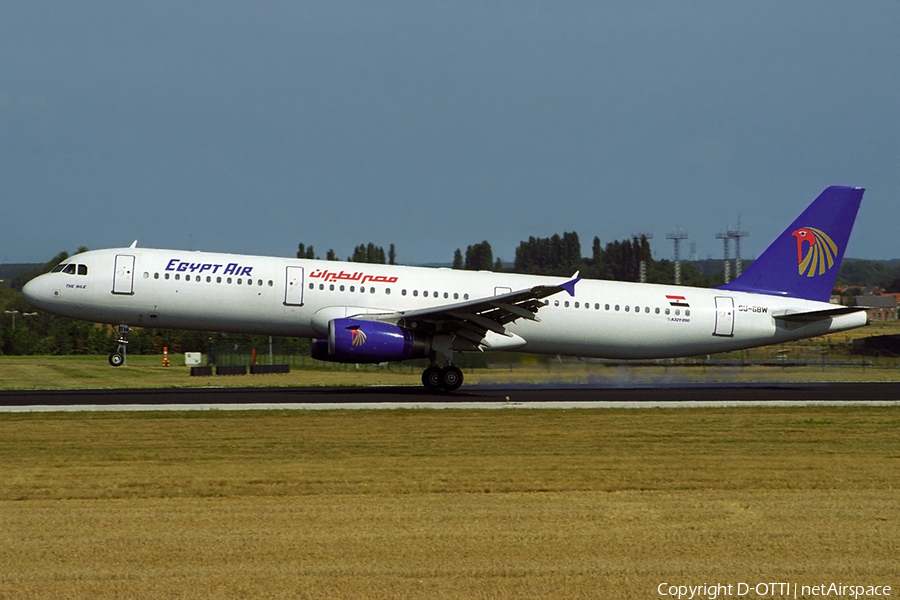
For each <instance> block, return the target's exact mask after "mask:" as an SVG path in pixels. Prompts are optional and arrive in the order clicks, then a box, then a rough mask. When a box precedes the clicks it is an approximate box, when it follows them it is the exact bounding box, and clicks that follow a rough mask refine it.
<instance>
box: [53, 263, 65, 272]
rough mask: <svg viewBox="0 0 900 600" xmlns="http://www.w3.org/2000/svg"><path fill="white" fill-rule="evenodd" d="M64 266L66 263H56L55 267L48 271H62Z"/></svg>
mask: <svg viewBox="0 0 900 600" xmlns="http://www.w3.org/2000/svg"><path fill="white" fill-rule="evenodd" d="M65 268H66V264H65V263H62V264H59V265H56V266H55V267H53V270H52V271H50V272H51V273H59V272H60V271H62V270H63V269H65Z"/></svg>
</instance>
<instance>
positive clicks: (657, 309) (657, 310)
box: [656, 306, 659, 314]
mask: <svg viewBox="0 0 900 600" xmlns="http://www.w3.org/2000/svg"><path fill="white" fill-rule="evenodd" d="M656 314H659V307H658V306H657V307H656Z"/></svg>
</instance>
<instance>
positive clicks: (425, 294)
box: [422, 290, 428, 298]
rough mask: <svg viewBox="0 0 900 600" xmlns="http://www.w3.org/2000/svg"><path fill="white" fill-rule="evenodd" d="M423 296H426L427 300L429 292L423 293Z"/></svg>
mask: <svg viewBox="0 0 900 600" xmlns="http://www.w3.org/2000/svg"><path fill="white" fill-rule="evenodd" d="M422 296H424V297H425V298H427V297H428V290H425V291H424V292H422Z"/></svg>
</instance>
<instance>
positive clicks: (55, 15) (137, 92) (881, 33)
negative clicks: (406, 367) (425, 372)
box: [0, 0, 900, 264]
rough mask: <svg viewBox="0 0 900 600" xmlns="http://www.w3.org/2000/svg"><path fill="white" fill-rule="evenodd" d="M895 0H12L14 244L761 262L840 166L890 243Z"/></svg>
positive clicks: (423, 257)
mask: <svg viewBox="0 0 900 600" xmlns="http://www.w3.org/2000/svg"><path fill="white" fill-rule="evenodd" d="M898 25H900V3H898V2H896V1H895V0H873V1H869V2H832V1H822V2H781V1H777V2H776V1H759V2H738V1H722V0H715V1H701V0H698V1H681V2H679V1H675V0H665V1H662V0H659V1H653V0H646V1H645V0H610V1H608V2H595V1H589V2H574V1H572V2H567V1H564V2H530V1H528V0H517V1H515V2H491V1H488V2H484V1H477V2H466V1H459V2H427V1H426V2H423V1H421V0H416V1H409V2H393V1H390V0H388V1H384V2H367V1H366V2H364V1H355V0H347V1H334V0H329V1H325V2H316V1H309V2H298V1H296V0H288V1H283V2H282V1H259V2H246V1H245V2H236V1H234V0H216V1H214V2H205V1H204V2H201V1H195V0H179V1H177V2H175V1H166V0H155V1H153V2H120V1H108V2H107V1H94V0H84V1H79V2H56V1H44V0H29V1H27V2H26V1H16V0H11V1H8V2H3V3H0V262H4V263H8V262H46V261H47V260H49V259H50V258H51V257H52V256H54V255H55V254H57V253H58V252H60V251H62V250H66V251H68V252H73V251H74V250H75V249H76V248H77V247H79V246H87V247H89V248H92V249H96V248H105V247H123V246H128V245H129V244H131V243H132V241H134V240H135V239H136V240H137V241H138V245H140V246H144V247H157V248H173V249H181V250H207V251H221V252H235V253H247V254H263V255H274V256H294V255H295V253H296V250H297V245H298V244H299V243H304V244H306V245H307V246H308V245H313V246H314V247H315V249H316V251H317V253H318V254H319V255H321V256H322V257H323V258H324V256H325V253H326V251H327V250H328V249H329V248H333V249H334V250H335V251H336V252H337V255H338V256H339V257H346V256H348V255H350V254H351V253H352V250H353V247H354V246H356V245H357V244H360V243H368V242H374V243H375V244H377V245H381V246H384V247H385V248H387V246H388V245H389V244H391V243H394V244H395V245H396V248H397V257H398V261H399V262H401V263H405V264H423V263H435V262H449V261H451V260H452V257H453V252H454V250H455V249H456V248H461V249H463V251H465V248H466V246H467V245H469V244H474V243H477V242H480V241H482V240H488V241H489V242H490V243H491V246H492V247H493V250H494V256H495V257H498V256H499V257H501V258H502V259H503V260H505V261H512V260H513V258H514V253H515V248H516V246H518V244H519V242H520V241H521V240H526V239H528V237H529V236H536V237H547V236H551V235H553V234H554V233H559V234H560V235H561V234H562V233H563V232H565V231H576V232H577V233H578V235H579V237H580V239H581V243H582V253H583V254H584V255H589V254H590V247H591V240H592V239H593V237H594V236H598V237H599V238H600V240H601V242H602V243H603V244H606V243H607V242H611V241H613V240H617V239H625V238H628V237H630V236H631V235H632V234H634V233H644V232H646V233H650V234H652V235H653V236H654V239H653V241H652V246H653V252H654V256H655V257H656V258H671V256H672V243H671V242H670V241H668V240H666V238H665V236H666V234H667V233H669V232H672V231H674V230H676V229H681V230H683V231H685V232H687V233H688V234H689V236H690V238H689V241H688V242H685V245H684V246H682V256H683V257H684V256H686V254H687V253H688V251H689V245H688V244H689V242H690V241H694V242H696V247H697V254H698V255H699V257H700V258H706V257H707V256H713V257H720V256H721V255H722V245H721V242H720V241H718V240H716V238H715V235H716V233H718V232H720V231H723V230H725V229H727V228H728V227H732V228H734V227H736V226H737V222H738V218H740V227H741V229H744V230H747V231H748V232H749V233H750V235H749V237H747V238H745V239H744V240H743V241H742V255H743V257H744V258H752V257H754V256H757V255H758V254H759V253H761V252H762V251H763V250H764V249H765V247H766V246H767V245H768V244H769V242H771V241H772V240H773V239H774V238H775V237H776V236H777V235H778V234H779V233H781V231H782V230H783V229H784V227H786V226H787V225H788V224H789V223H790V222H791V221H792V220H793V219H794V218H795V217H796V216H797V215H798V214H800V212H802V210H803V209H804V208H805V207H806V205H807V204H808V203H809V202H811V201H812V200H813V198H815V197H816V196H817V195H818V194H819V193H820V192H821V191H822V190H823V189H824V188H825V187H827V186H829V185H832V184H843V185H854V186H862V187H865V188H866V189H867V191H866V194H865V196H864V198H863V204H862V207H861V209H860V213H859V216H858V218H857V221H856V227H855V229H854V234H853V236H852V237H851V241H850V245H849V247H848V249H847V252H846V255H847V256H849V257H856V258H868V259H892V258H900V235H898V229H900V227H898V218H897V217H898V214H900V212H898V208H900V203H898V200H900V177H898V174H900V110H898V109H900V36H898V35H897V30H898Z"/></svg>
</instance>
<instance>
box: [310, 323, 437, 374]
mask: <svg viewBox="0 0 900 600" xmlns="http://www.w3.org/2000/svg"><path fill="white" fill-rule="evenodd" d="M430 354H431V337H430V336H428V335H426V334H424V333H419V332H416V331H413V330H412V329H407V328H405V327H399V326H397V325H392V324H390V323H381V322H379V321H362V320H359V319H334V320H332V321H330V322H329V323H328V339H314V340H312V341H311V342H310V345H309V355H310V356H311V357H313V358H315V359H316V360H327V361H331V362H344V363H379V362H386V361H394V360H407V359H410V358H426V357H428V356H429V355H430Z"/></svg>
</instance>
